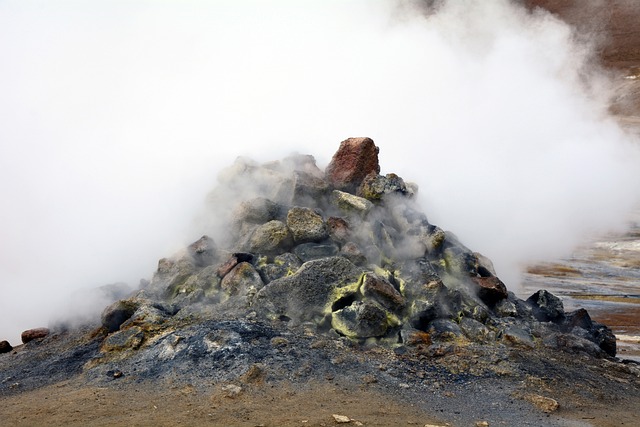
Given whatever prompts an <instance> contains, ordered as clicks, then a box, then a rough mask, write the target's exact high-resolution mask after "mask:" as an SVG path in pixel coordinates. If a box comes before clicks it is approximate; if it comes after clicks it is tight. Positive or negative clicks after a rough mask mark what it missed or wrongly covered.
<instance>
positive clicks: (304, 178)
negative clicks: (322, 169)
mask: <svg viewBox="0 0 640 427" xmlns="http://www.w3.org/2000/svg"><path fill="white" fill-rule="evenodd" d="M328 191H329V184H328V183H327V181H325V180H324V179H322V178H321V177H318V176H317V175H313V174H310V173H307V172H302V171H296V172H294V178H293V191H292V196H293V197H292V199H291V203H292V204H298V205H304V204H311V205H312V204H314V203H315V202H316V201H317V200H319V199H321V198H322V197H323V196H324V195H325V194H326V193H327V192H328Z"/></svg>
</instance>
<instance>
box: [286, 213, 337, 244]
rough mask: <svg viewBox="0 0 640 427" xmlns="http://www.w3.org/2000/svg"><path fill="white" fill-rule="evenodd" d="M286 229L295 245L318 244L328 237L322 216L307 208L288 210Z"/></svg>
mask: <svg viewBox="0 0 640 427" xmlns="http://www.w3.org/2000/svg"><path fill="white" fill-rule="evenodd" d="M287 227H289V230H290V231H291V234H292V236H293V240H294V242H295V243H305V242H320V241H322V240H324V239H326V238H327V237H329V233H328V231H327V225H326V224H325V222H324V220H323V219H322V216H321V215H320V214H318V213H317V212H316V211H314V210H312V209H309V208H303V207H298V206H296V207H293V208H291V209H289V212H288V213H287Z"/></svg>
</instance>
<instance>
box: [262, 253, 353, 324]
mask: <svg viewBox="0 0 640 427" xmlns="http://www.w3.org/2000/svg"><path fill="white" fill-rule="evenodd" d="M361 275H362V269H360V268H358V267H356V266H355V265H353V264H352V263H351V262H349V260H347V259H345V258H343V257H331V258H322V259H318V260H313V261H308V262H306V263H304V264H303V265H302V267H300V269H298V271H297V272H296V273H295V274H293V275H291V276H287V277H283V278H281V279H277V280H274V281H273V282H271V283H269V284H268V285H266V286H265V287H264V288H262V289H261V290H260V291H259V292H258V293H257V294H256V296H255V298H254V307H255V308H256V309H257V310H260V311H263V312H265V313H266V314H268V315H269V316H272V317H280V316H286V317H288V318H291V319H296V320H300V321H303V320H312V319H314V318H316V319H317V318H318V317H322V316H324V315H325V314H328V313H330V312H331V307H332V305H334V303H336V302H337V301H339V300H340V299H342V298H348V297H349V296H353V295H355V294H356V292H357V290H358V288H359V285H360V283H359V282H360V277H361Z"/></svg>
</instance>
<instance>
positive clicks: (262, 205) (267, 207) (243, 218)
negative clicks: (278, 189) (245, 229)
mask: <svg viewBox="0 0 640 427" xmlns="http://www.w3.org/2000/svg"><path fill="white" fill-rule="evenodd" d="M280 213H281V207H280V205H278V204H277V203H275V202H273V201H271V200H269V199H267V198H265V197H256V198H253V199H250V200H245V201H243V202H242V203H240V205H239V206H238V207H237V208H236V209H235V212H234V221H235V222H236V223H241V222H248V223H252V224H264V223H265V222H269V221H271V220H274V219H277V218H279V217H280Z"/></svg>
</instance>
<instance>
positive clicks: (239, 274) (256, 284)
mask: <svg viewBox="0 0 640 427" xmlns="http://www.w3.org/2000/svg"><path fill="white" fill-rule="evenodd" d="M263 286H264V283H263V282H262V278H261V277H260V274H259V273H258V272H257V271H256V269H255V268H253V265H251V264H249V263H248V262H241V263H240V264H238V265H236V266H235V267H234V268H233V270H231V271H230V272H229V274H227V275H226V276H224V278H223V279H222V281H221V282H220V289H222V290H223V291H225V292H226V293H227V294H229V295H237V294H239V293H242V292H243V291H246V290H249V289H251V288H252V287H253V288H255V289H261V288H262V287H263Z"/></svg>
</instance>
